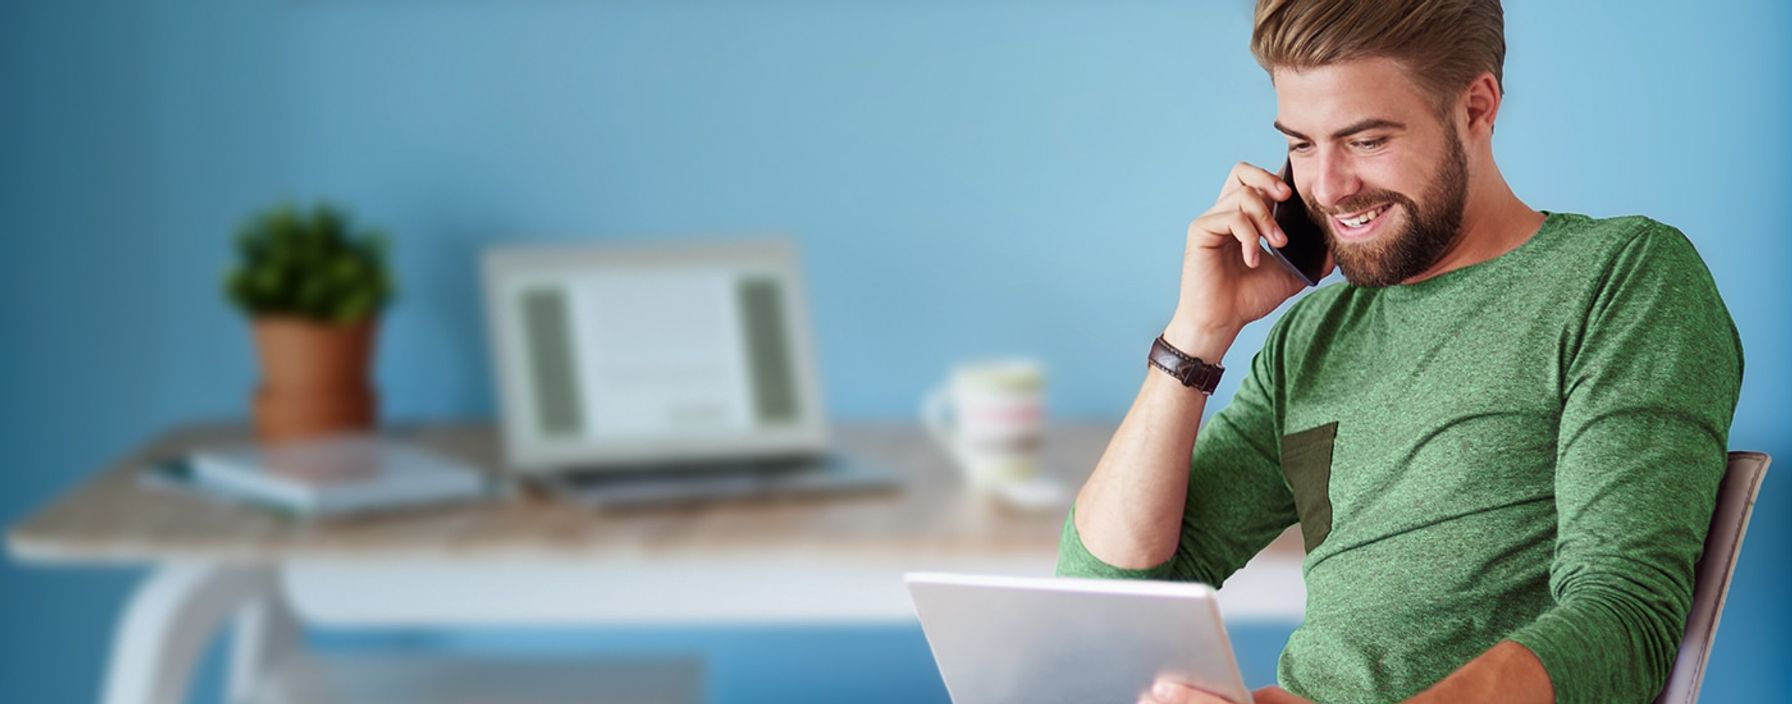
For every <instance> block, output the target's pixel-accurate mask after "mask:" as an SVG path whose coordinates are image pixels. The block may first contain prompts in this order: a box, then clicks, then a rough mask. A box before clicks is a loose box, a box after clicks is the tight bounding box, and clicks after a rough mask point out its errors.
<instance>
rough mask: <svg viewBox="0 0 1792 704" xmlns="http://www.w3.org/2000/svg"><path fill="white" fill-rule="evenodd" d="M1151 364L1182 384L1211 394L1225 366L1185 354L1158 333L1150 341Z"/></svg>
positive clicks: (1224, 370) (1217, 384)
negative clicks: (1155, 337) (1154, 338)
mask: <svg viewBox="0 0 1792 704" xmlns="http://www.w3.org/2000/svg"><path fill="white" fill-rule="evenodd" d="M1149 359H1150V361H1151V366H1154V367H1157V368H1158V369H1162V370H1164V372H1165V373H1167V374H1169V375H1170V376H1172V377H1175V379H1176V380H1177V381H1180V382H1182V385H1183V386H1187V387H1189V388H1191V389H1199V390H1200V391H1201V393H1203V394H1207V395H1209V396H1211V395H1213V390H1214V389H1215V388H1217V387H1218V386H1219V385H1220V375H1221V374H1224V373H1225V372H1226V368H1225V367H1222V366H1220V365H1218V364H1208V363H1206V362H1203V361H1201V358H1199V357H1195V356H1193V355H1189V354H1185V353H1183V351H1182V350H1179V349H1176V348H1175V347H1172V346H1171V345H1170V343H1168V342H1165V341H1164V336H1162V335H1158V336H1157V339H1156V340H1152V341H1151V355H1150V357H1149Z"/></svg>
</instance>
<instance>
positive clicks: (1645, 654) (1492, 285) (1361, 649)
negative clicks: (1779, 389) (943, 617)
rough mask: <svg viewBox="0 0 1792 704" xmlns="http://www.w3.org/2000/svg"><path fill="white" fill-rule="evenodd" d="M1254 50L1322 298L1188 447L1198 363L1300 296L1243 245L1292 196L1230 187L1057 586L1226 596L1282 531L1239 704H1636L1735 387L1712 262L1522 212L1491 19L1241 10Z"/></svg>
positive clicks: (1245, 174)
mask: <svg viewBox="0 0 1792 704" xmlns="http://www.w3.org/2000/svg"><path fill="white" fill-rule="evenodd" d="M1252 51H1253V53H1254V54H1255V55H1256V57H1257V59H1258V62H1259V63H1260V64H1262V65H1263V66H1264V68H1265V70H1267V71H1268V72H1269V74H1270V78H1271V80H1272V82H1273V84H1274V86H1275V91H1276V107H1277V119H1276V124H1275V127H1276V128H1277V129H1278V130H1280V131H1281V132H1283V133H1284V134H1285V135H1286V136H1287V140H1288V153H1289V158H1290V160H1291V167H1292V180H1293V182H1294V184H1295V186H1296V187H1298V189H1299V192H1300V193H1301V194H1302V197H1303V198H1304V200H1305V207H1306V208H1307V210H1308V212H1309V213H1310V214H1311V215H1312V217H1313V218H1314V219H1315V221H1316V222H1319V223H1322V228H1323V229H1324V230H1325V233H1326V239H1327V241H1328V244H1329V245H1330V249H1331V252H1332V257H1331V258H1329V259H1328V262H1327V267H1326V270H1327V271H1328V272H1329V271H1331V270H1332V268H1333V267H1334V266H1335V267H1336V268H1338V269H1341V270H1342V271H1343V274H1344V277H1345V279H1346V280H1347V283H1345V284H1333V285H1329V286H1325V287H1323V288H1320V289H1318V290H1316V291H1314V292H1313V293H1311V294H1309V295H1307V296H1305V297H1303V298H1301V299H1300V300H1299V301H1297V302H1296V303H1295V304H1294V305H1293V306H1291V307H1290V308H1289V310H1288V312H1287V313H1286V314H1285V315H1284V316H1282V317H1281V318H1280V319H1279V320H1277V321H1276V322H1275V324H1274V325H1273V327H1272V328H1271V330H1270V331H1269V334H1268V339H1267V341H1266V343H1265V345H1264V347H1263V349H1262V350H1261V351H1259V352H1257V353H1256V354H1255V356H1253V357H1252V358H1251V359H1250V363H1249V365H1248V367H1247V368H1245V369H1242V370H1239V371H1238V372H1232V373H1239V372H1242V373H1243V374H1244V375H1245V378H1244V379H1243V382H1242V385H1241V387H1240V388H1239V390H1238V393H1237V395H1236V396H1235V397H1234V399H1233V401H1232V403H1231V404H1229V405H1228V406H1227V407H1226V408H1225V409H1223V410H1221V411H1220V412H1219V413H1218V414H1216V415H1215V416H1214V417H1213V418H1212V419H1211V421H1210V422H1208V423H1207V424H1206V425H1205V426H1202V427H1199V428H1198V432H1197V426H1198V425H1199V424H1200V419H1201V412H1202V408H1203V405H1204V403H1205V400H1206V393H1207V392H1210V391H1211V389H1212V386H1211V384H1210V383H1207V382H1208V381H1209V379H1208V378H1207V377H1208V376H1210V374H1203V373H1202V372H1204V371H1205V372H1209V373H1210V372H1212V371H1217V370H1209V369H1207V368H1206V366H1205V365H1209V364H1213V365H1217V364H1219V363H1220V361H1221V360H1222V359H1223V358H1224V357H1225V356H1226V354H1227V353H1228V351H1229V349H1230V347H1231V346H1232V343H1233V340H1234V338H1235V336H1236V335H1237V334H1238V332H1239V330H1240V328H1242V327H1243V326H1244V325H1245V324H1247V323H1249V322H1251V321H1253V320H1256V319H1258V318H1261V317H1263V316H1265V315H1267V314H1269V313H1270V312H1271V311H1273V310H1274V309H1275V308H1277V307H1278V306H1279V305H1280V304H1281V303H1283V302H1284V301H1285V300H1287V299H1288V298H1290V297H1291V296H1293V295H1294V294H1295V293H1297V292H1299V291H1300V290H1302V288H1303V285H1302V283H1301V282H1300V281H1298V280H1297V279H1296V278H1295V277H1294V276H1293V275H1292V274H1291V273H1289V272H1288V271H1286V270H1285V269H1284V267H1281V266H1279V265H1278V264H1277V263H1275V262H1272V261H1268V257H1267V256H1265V255H1266V253H1264V252H1263V251H1262V250H1261V248H1260V244H1259V239H1260V238H1261V239H1265V240H1268V242H1269V243H1270V244H1271V245H1281V244H1282V243H1284V242H1285V235H1284V234H1283V233H1282V232H1281V231H1280V230H1278V229H1277V227H1276V225H1275V222H1274V220H1273V219H1272V217H1271V215H1270V213H1271V210H1270V209H1271V207H1272V206H1273V205H1274V204H1275V203H1278V202H1285V201H1287V199H1288V198H1289V197H1290V195H1291V193H1290V191H1289V189H1288V187H1287V185H1286V184H1284V183H1283V182H1282V181H1281V180H1280V179H1279V178H1278V176H1277V174H1275V173H1271V172H1270V171H1268V170H1265V169H1263V168H1259V167H1257V166H1252V165H1249V164H1242V163H1241V164H1239V165H1238V166H1237V167H1236V168H1234V169H1233V170H1232V172H1231V173H1230V174H1228V175H1227V176H1226V179H1225V183H1224V185H1223V186H1222V187H1221V188H1220V194H1219V198H1218V199H1217V200H1216V202H1215V203H1214V205H1213V207H1212V208H1211V209H1209V210H1208V211H1207V212H1206V213H1205V214H1203V215H1201V216H1200V217H1199V218H1197V219H1195V220H1194V222H1193V223H1192V224H1191V225H1190V226H1189V228H1188V239H1187V246H1186V249H1185V252H1184V256H1183V264H1182V283H1181V288H1180V300H1179V303H1178V306H1177V308H1176V312H1175V315H1174V316H1173V317H1172V319H1171V321H1170V323H1169V325H1168V326H1167V327H1166V328H1165V330H1164V332H1163V336H1162V338H1160V340H1159V341H1158V343H1154V345H1153V350H1152V352H1153V354H1152V358H1153V361H1152V362H1151V363H1150V366H1148V367H1147V370H1146V377H1145V381H1144V385H1143V387H1142V388H1141V389H1140V391H1139V395H1138V397H1137V400H1136V401H1135V402H1134V403H1133V406H1132V408H1131V410H1130V411H1129V412H1128V413H1127V414H1126V418H1125V420H1124V421H1123V422H1122V423H1121V425H1120V427H1119V429H1118V430H1117V431H1116V432H1115V434H1114V437H1113V439H1112V441H1111V442H1110V444H1109V446H1108V448H1107V450H1106V452H1105V453H1104V454H1103V456H1102V458H1101V460H1100V462H1099V463H1098V464H1097V466H1096V468H1095V470H1094V472H1093V473H1092V474H1091V476H1090V478H1089V481H1088V483H1087V484H1086V485H1085V486H1084V487H1083V488H1082V490H1081V491H1080V492H1079V494H1078V496H1077V498H1076V502H1075V504H1074V506H1073V508H1072V510H1071V512H1070V516H1069V517H1068V519H1067V520H1066V522H1065V526H1064V536H1063V542H1062V546H1061V549H1060V556H1059V573H1060V574H1067V575H1080V576H1096V577H1116V578H1153V579H1180V580H1197V581H1201V582H1206V583H1209V584H1213V585H1216V586H1217V585H1220V584H1221V583H1222V582H1223V581H1224V580H1225V579H1226V577H1227V576H1228V575H1230V574H1231V573H1233V572H1234V571H1236V570H1237V569H1238V568H1239V567H1240V566H1242V565H1243V564H1244V563H1245V562H1246V561H1247V560H1248V559H1249V558H1250V557H1251V556H1252V555H1254V554H1255V553H1256V552H1257V551H1258V550H1260V549H1261V548H1263V547H1264V546H1265V545H1266V544H1268V543H1269V542H1270V541H1271V540H1272V539H1273V538H1274V537H1275V536H1276V535H1278V534H1279V533H1281V532H1282V531H1283V530H1284V529H1285V528H1287V527H1288V526H1291V525H1294V524H1296V523H1298V524H1299V526H1300V532H1301V535H1302V537H1303V539H1304V542H1305V545H1306V549H1307V556H1306V558H1305V561H1304V563H1303V566H1302V574H1303V577H1304V579H1305V582H1306V586H1307V593H1308V597H1307V604H1306V611H1305V619H1304V621H1303V623H1302V624H1301V625H1300V627H1299V628H1298V629H1297V630H1296V631H1295V632H1294V633H1293V635H1292V636H1291V637H1290V638H1289V641H1288V644H1287V646H1286V648H1285V649H1284V650H1283V652H1282V655H1281V659H1280V661H1279V664H1278V667H1277V681H1278V683H1279V684H1280V685H1281V688H1278V687H1270V688H1266V689H1264V690H1260V691H1258V692H1257V693H1256V694H1255V696H1256V701H1258V702H1284V701H1307V700H1316V701H1321V702H1385V701H1402V700H1404V701H1424V702H1433V701H1435V702H1490V701H1499V702H1550V701H1557V702H1646V701H1649V700H1651V699H1653V697H1654V696H1655V695H1656V693H1657V692H1658V691H1659V690H1660V688H1661V687H1662V685H1663V683H1664V682H1665V679H1666V676H1667V672H1668V669H1669V667H1670V666H1671V664H1672V662H1673V658H1674V655H1675V652H1676V649H1677V647H1678V645H1679V641H1680V636H1681V633H1682V629H1683V627H1684V622H1685V618H1686V613H1687V610H1688V608H1689V606H1690V603H1691V595H1692V585H1693V564H1694V562H1695V561H1696V560H1697V559H1698V557H1699V552H1700V549H1701V546H1702V543H1703V540H1704V537H1705V531H1706V527H1707V525H1708V523H1709V520H1710V516H1711V511H1712V508H1713V505H1714V503H1715V500H1716V491H1717V485H1718V482H1719V479H1720V478H1721V477H1722V474H1723V471H1724V467H1725V451H1726V443H1727V438H1728V433H1729V425H1730V420H1731V417H1732V415H1733V414H1734V411H1735V407H1736V399H1737V393H1738V391H1739V387H1740V384H1741V377H1742V349H1741V342H1740V340H1739V338H1738V336H1737V334H1736V330H1735V326H1734V324H1733V323H1732V322H1731V320H1730V317H1729V313H1728V312H1727V310H1726V309H1725V307H1724V304H1723V302H1722V300H1721V299H1720V298H1719V297H1718V293H1717V290H1716V287H1715V286H1714V284H1713V282H1712V280H1711V276H1710V273H1709V272H1708V271H1707V269H1706V268H1705V266H1704V263H1703V261H1702V260H1701V259H1700V258H1699V256H1698V254H1697V253H1696V252H1695V251H1694V249H1693V247H1692V245H1691V244H1690V243H1689V242H1688V241H1687V239H1686V238H1685V236H1683V235H1682V234H1681V233H1680V232H1679V231H1677V230H1675V229H1673V228H1671V227H1668V226H1666V225H1663V224H1661V223H1658V222H1655V221H1653V220H1650V219H1648V218H1644V217H1621V218H1611V219H1595V218H1590V217H1587V216H1584V215H1577V214H1571V213H1559V212H1540V211H1537V210H1533V209H1532V208H1531V207H1530V206H1528V205H1526V204H1525V203H1523V202H1521V201H1520V200H1519V199H1518V198H1517V196H1515V195H1514V194H1513V192H1512V191H1511V189H1510V188H1509V187H1508V186H1507V185H1506V182H1505V180H1504V179H1503V177H1502V176H1501V174H1500V170H1499V167H1498V165H1497V164H1495V163H1494V159H1493V148H1492V137H1493V132H1494V123H1495V119H1496V117H1497V116H1498V114H1499V108H1500V103H1501V98H1502V91H1503V86H1502V84H1501V68H1502V63H1503V61H1504V54H1505V39H1504V27H1503V17H1502V13H1501V9H1500V7H1499V3H1498V2H1497V0H1362V1H1352V0H1260V2H1259V3H1258V6H1257V10H1256V14H1255V27H1254V30H1253V32H1252ZM1185 360H1187V361H1185ZM1179 368H1180V369H1184V370H1185V371H1184V372H1183V373H1181V374H1178V375H1172V374H1170V373H1166V371H1165V370H1167V369H1179ZM1189 370H1192V373H1191V371H1189ZM1282 688H1286V689H1285V690H1284V689H1282ZM1141 701H1163V702H1180V701H1219V700H1217V699H1215V698H1213V697H1211V696H1210V695H1207V694H1204V693H1201V692H1197V691H1195V690H1193V689H1191V688H1188V687H1186V686H1182V685H1178V684H1176V683H1173V682H1161V683H1159V685H1158V686H1156V687H1152V688H1150V690H1149V691H1147V692H1145V693H1143V694H1142V695H1141Z"/></svg>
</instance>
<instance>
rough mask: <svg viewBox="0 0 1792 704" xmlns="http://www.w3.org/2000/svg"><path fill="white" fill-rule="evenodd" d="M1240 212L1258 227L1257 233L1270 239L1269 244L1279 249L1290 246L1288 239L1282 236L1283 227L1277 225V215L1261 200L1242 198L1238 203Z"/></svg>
mask: <svg viewBox="0 0 1792 704" xmlns="http://www.w3.org/2000/svg"><path fill="white" fill-rule="evenodd" d="M1238 212H1241V213H1244V214H1245V216H1246V217H1249V218H1250V219H1251V222H1252V223H1253V224H1255V225H1256V226H1257V231H1258V232H1261V233H1263V235H1264V236H1265V237H1268V238H1269V243H1270V244H1273V245H1275V246H1277V247H1281V246H1283V245H1286V244H1288V237H1287V236H1286V235H1284V234H1282V228H1281V226H1279V225H1277V224H1276V218H1275V215H1274V214H1272V213H1271V212H1270V210H1269V205H1268V204H1266V203H1264V202H1263V200H1262V199H1261V198H1242V199H1239V201H1238Z"/></svg>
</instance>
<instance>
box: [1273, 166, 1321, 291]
mask: <svg viewBox="0 0 1792 704" xmlns="http://www.w3.org/2000/svg"><path fill="white" fill-rule="evenodd" d="M1282 181H1283V182H1285V183H1287V184H1288V190H1290V191H1293V192H1294V195H1291V196H1289V197H1288V199H1287V200H1284V201H1281V202H1279V203H1276V204H1275V208H1274V209H1273V211H1272V212H1274V214H1275V219H1276V225H1277V226H1279V227H1281V228H1282V232H1283V233H1284V234H1286V235H1288V244H1287V245H1285V246H1281V247H1270V248H1269V251H1270V252H1272V253H1274V254H1275V256H1276V259H1279V260H1281V261H1282V264H1284V265H1286V266H1287V267H1288V269H1289V270H1291V271H1293V272H1294V273H1295V275H1296V276H1299V277H1300V278H1301V280H1302V281H1305V282H1307V285H1308V286H1318V285H1319V279H1320V278H1321V277H1322V276H1323V275H1324V273H1325V253H1326V251H1325V232H1324V231H1323V230H1321V229H1319V228H1320V225H1319V223H1316V222H1313V219H1312V218H1311V217H1308V216H1307V204H1306V201H1305V200H1303V199H1302V198H1301V195H1300V188H1299V187H1297V186H1295V185H1294V161H1293V160H1289V161H1286V162H1283V164H1282Z"/></svg>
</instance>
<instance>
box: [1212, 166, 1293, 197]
mask: <svg viewBox="0 0 1792 704" xmlns="http://www.w3.org/2000/svg"><path fill="white" fill-rule="evenodd" d="M1241 188H1255V189H1257V190H1258V191H1260V192H1262V193H1263V195H1264V196H1265V197H1267V198H1269V199H1270V200H1275V201H1282V200H1287V199H1288V196H1290V195H1293V194H1294V192H1293V191H1292V190H1290V189H1289V188H1288V184H1286V183H1283V182H1282V179H1281V177H1278V176H1276V175H1275V174H1273V173H1270V172H1269V171H1266V170H1264V169H1263V168H1262V167H1260V166H1256V165H1253V164H1251V163H1250V162H1245V161H1241V162H1238V164H1237V165H1236V166H1233V167H1232V173H1231V174H1230V175H1228V176H1227V177H1226V185H1225V187H1224V188H1221V189H1220V195H1221V196H1225V195H1228V194H1231V193H1235V192H1237V191H1238V190H1239V189H1241Z"/></svg>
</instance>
